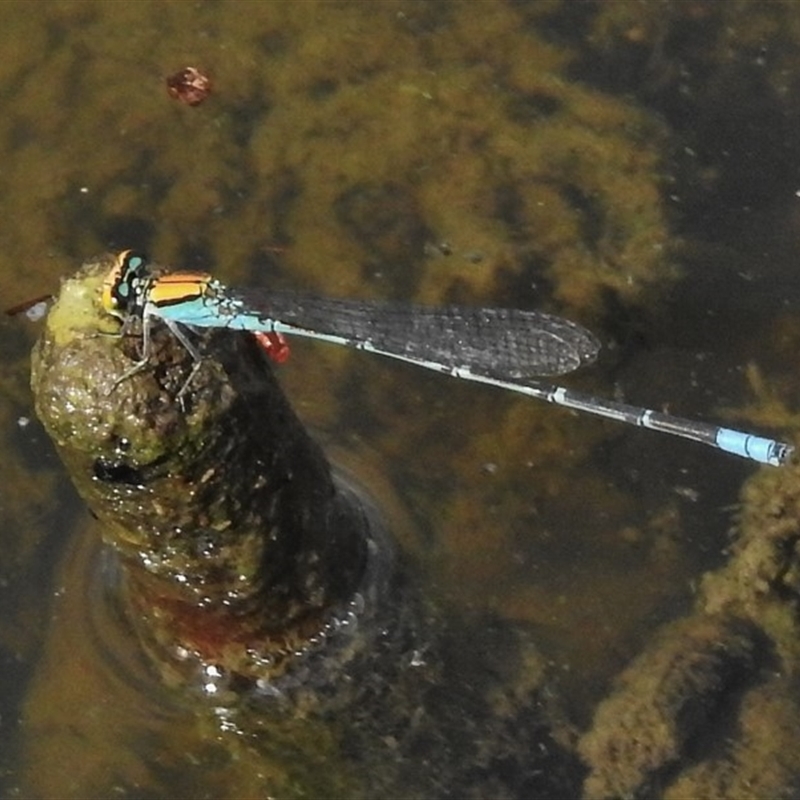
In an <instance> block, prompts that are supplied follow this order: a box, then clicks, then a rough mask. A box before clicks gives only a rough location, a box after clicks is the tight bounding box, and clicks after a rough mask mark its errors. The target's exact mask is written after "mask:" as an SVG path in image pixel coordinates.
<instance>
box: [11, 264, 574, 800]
mask: <svg viewBox="0 0 800 800" xmlns="http://www.w3.org/2000/svg"><path fill="white" fill-rule="evenodd" d="M113 263H114V260H113V258H112V257H103V258H100V259H97V260H96V261H93V262H91V263H89V264H87V265H86V266H85V267H84V268H83V269H82V270H81V271H80V272H79V273H78V275H77V276H75V277H74V278H70V279H68V280H67V281H66V282H65V284H64V286H63V289H62V292H61V295H60V297H59V299H58V301H57V303H56V305H55V307H54V309H53V311H52V313H51V315H50V317H49V319H48V322H47V325H46V329H45V331H44V333H43V335H42V338H41V340H40V342H39V344H38V345H37V349H36V353H35V355H34V369H33V380H32V382H33V388H34V393H35V395H36V404H37V411H38V413H39V414H40V417H41V418H42V421H43V423H44V424H45V427H46V428H47V430H48V432H49V433H50V435H51V436H52V438H53V440H54V441H55V443H56V445H57V447H58V450H59V453H60V454H61V456H62V458H63V460H64V463H65V465H66V467H67V469H68V470H69V473H70V475H71V477H72V478H73V481H74V483H75V485H76V487H77V488H78V490H79V492H80V493H81V495H82V496H83V498H84V499H85V500H86V502H87V503H88V504H89V506H90V507H91V508H92V509H93V511H94V513H95V515H96V517H97V518H98V521H99V526H100V529H101V532H102V536H103V539H104V541H105V542H106V545H105V547H104V548H101V549H100V551H99V552H98V547H97V545H96V544H95V545H94V546H92V545H91V544H90V543H87V542H83V543H82V544H81V545H80V546H79V547H77V550H76V552H74V553H71V554H70V557H69V559H68V563H67V565H65V568H64V578H63V580H64V583H65V585H69V586H74V585H75V581H76V577H78V578H80V576H81V570H83V573H84V574H83V580H84V581H85V580H86V579H87V575H86V574H85V573H86V572H87V571H88V572H90V573H91V577H90V578H89V587H88V589H84V590H81V591H78V592H74V591H69V592H67V593H66V596H65V597H64V599H63V600H61V601H60V602H59V604H58V610H57V611H56V619H57V620H58V623H59V624H58V625H56V626H55V627H54V631H53V634H52V642H51V643H50V646H49V648H48V651H47V653H46V656H45V658H44V660H43V664H42V666H41V667H40V671H39V673H38V674H37V676H36V680H35V686H34V690H32V692H31V695H30V697H29V699H28V702H27V704H26V712H25V725H26V730H27V734H28V747H27V748H26V751H25V752H26V754H27V755H28V758H29V763H30V764H31V765H32V764H36V763H47V764H49V765H50V766H49V768H48V769H47V770H44V771H42V770H36V769H33V768H30V769H29V770H27V772H26V775H25V784H26V787H27V789H28V790H30V791H32V792H33V793H35V794H42V795H48V794H51V793H52V792H53V790H54V786H59V787H61V788H60V789H59V791H60V792H61V793H62V794H64V795H65V796H70V797H84V796H87V795H91V796H95V795H103V794H107V793H108V792H109V789H110V786H112V785H113V787H114V791H115V792H116V793H117V794H120V793H121V794H123V795H124V794H125V793H127V792H135V791H141V789H142V788H145V789H146V790H147V792H148V793H149V794H153V795H157V796H166V794H167V793H168V792H169V791H170V789H165V788H164V786H168V787H171V790H172V791H174V790H176V788H179V789H180V790H181V791H183V792H186V793H187V794H189V795H194V794H195V793H196V792H197V789H196V787H197V786H201V785H202V786H203V787H204V788H203V794H204V796H210V797H239V796H267V795H269V796H280V797H289V798H291V797H309V796H311V797H319V796H331V797H351V798H358V797H364V798H367V797H375V796H386V797H391V796H400V795H402V796H404V797H419V798H435V797H451V796H459V797H485V796H492V797H517V796H525V797H534V798H535V797H543V798H544V797H551V796H553V793H554V792H555V793H556V794H560V793H564V792H572V791H573V790H574V789H575V786H576V775H578V774H579V769H578V768H577V766H576V762H575V758H574V756H573V755H572V754H571V753H570V750H569V747H568V744H567V743H568V738H569V737H568V733H567V731H568V728H567V727H566V726H565V725H564V724H563V723H562V722H561V718H560V715H559V714H558V712H557V711H556V705H555V704H554V702H553V700H552V698H551V696H550V695H549V693H548V691H547V680H546V670H545V664H544V661H543V660H542V658H541V656H540V655H539V654H538V651H537V649H536V647H535V644H534V642H533V639H532V637H531V635H530V633H529V632H528V631H527V630H525V629H524V628H522V627H519V626H511V625H508V624H505V623H502V622H501V621H500V620H495V619H489V618H486V617H484V616H481V615H474V616H473V615H464V616H458V617H456V616H453V617H451V616H449V615H447V614H446V613H444V612H443V611H441V610H439V609H437V608H436V606H435V605H434V604H433V603H432V602H429V601H428V600H426V599H425V598H424V597H423V596H422V595H421V593H420V592H419V587H418V586H417V580H416V577H415V571H414V570H413V569H412V568H411V566H410V565H409V564H406V563H405V561H404V560H403V559H402V558H398V557H397V555H396V553H395V547H394V546H393V544H392V542H391V540H390V536H389V534H388V532H387V531H386V530H385V529H384V527H383V525H382V523H381V521H380V518H379V516H378V514H377V512H376V511H375V510H374V509H373V507H372V506H371V504H370V503H369V501H368V500H366V499H365V498H363V497H362V496H361V495H360V494H359V493H358V492H357V491H355V490H354V489H353V488H351V487H350V486H348V485H347V484H346V483H345V482H344V481H343V480H341V479H340V478H338V477H335V476H333V474H332V472H331V470H330V468H329V466H328V464H327V462H326V461H325V459H324V457H323V456H322V453H321V451H320V449H319V448H318V447H317V446H316V445H315V444H314V443H313V441H312V440H311V439H310V438H309V437H308V435H307V434H306V432H305V431H304V430H303V428H302V427H301V426H300V424H299V422H298V421H297V419H296V417H295V416H294V414H293V413H292V411H291V409H290V407H289V406H288V403H287V402H286V400H285V398H284V397H283V395H282V393H281V392H280V390H279V388H278V386H277V384H276V383H275V380H274V378H273V377H272V376H271V374H270V373H269V369H268V367H267V364H266V360H265V356H264V354H263V353H262V352H261V351H260V350H259V348H258V347H257V346H256V344H255V341H254V340H252V341H251V339H250V337H249V336H248V335H244V334H237V333H231V332H227V331H221V332H218V333H216V334H211V335H209V336H205V337H202V338H201V340H200V341H199V342H198V347H199V348H200V350H201V352H202V353H203V360H202V361H201V362H200V364H199V366H198V365H197V364H195V363H194V361H193V358H192V355H191V354H190V353H189V351H187V350H186V348H185V347H184V346H183V345H182V344H181V343H180V342H179V341H177V340H176V339H173V337H172V335H171V334H170V333H169V331H168V330H167V329H166V328H165V327H164V326H160V325H157V324H156V325H155V326H154V328H153V331H152V333H153V338H152V344H151V349H150V352H149V353H147V354H146V355H147V356H148V358H147V361H146V363H145V364H144V365H143V366H142V368H140V369H138V370H137V371H135V372H133V373H132V372H131V365H132V364H136V363H137V361H138V360H139V358H140V355H141V354H140V352H139V347H140V346H141V345H140V343H141V335H140V333H141V331H140V330H139V328H140V326H137V325H136V320H128V321H127V323H126V324H125V325H124V326H122V328H121V329H119V326H118V325H117V324H116V323H115V322H114V320H113V319H110V318H109V317H108V315H107V314H106V313H105V312H104V309H103V308H102V305H101V304H100V297H101V290H102V284H103V280H104V278H105V276H106V275H107V274H108V273H109V270H110V268H111V266H112V265H113ZM187 335H192V336H193V335H194V334H193V333H192V332H190V331H187ZM187 381H190V383H188V384H187ZM98 579H102V580H103V581H104V582H105V585H103V586H101V587H94V588H93V587H92V585H93V583H94V582H95V581H97V580H98ZM84 596H86V597H88V598H91V600H92V602H91V603H90V604H89V608H88V609H87V608H86V607H84V606H82V605H81V598H83V597H84ZM81 610H82V613H83V616H84V617H85V618H84V619H82V618H81ZM84 630H87V631H88V633H87V634H86V636H85V638H88V640H89V641H91V642H92V643H93V644H94V646H95V647H96V648H97V652H96V653H94V654H92V653H88V654H87V653H86V652H84V651H81V656H80V657H79V658H78V657H75V654H74V653H73V652H72V651H73V649H75V644H74V642H76V641H79V640H81V639H82V638H83V633H82V635H81V636H77V635H76V634H77V633H78V632H79V631H80V632H83V631H84ZM478 632H480V636H479V637H478V636H477V633H478ZM132 633H135V634H136V637H138V639H134V640H133V641H132V637H131V634H132ZM478 641H479V642H480V645H479V646H475V644H474V643H475V642H478ZM120 664H125V668H124V670H122V671H120V669H119V665H120ZM168 688H171V690H172V691H171V692H168V691H167V690H168ZM54 694H56V695H58V696H59V698H60V700H59V703H58V704H57V706H56V708H55V709H54V704H53V703H52V700H51V699H52V697H53V695H54ZM98 708H102V709H105V711H104V712H103V714H102V716H99V715H98ZM153 708H157V709H158V712H157V716H158V717H161V718H165V719H166V720H168V723H167V724H165V725H163V727H161V728H160V729H159V730H158V733H157V734H154V733H153V730H152V728H153V723H152V721H151V717H150V714H149V713H147V709H151V710H152V709H153ZM109 709H113V711H111V710H109ZM61 713H63V714H64V715H65V716H64V717H61V716H60V715H61ZM142 742H147V743H148V744H147V747H145V748H142V746H141V743H142ZM154 742H159V743H160V744H158V745H156V744H154ZM136 743H139V744H136ZM187 753H188V756H187ZM187 758H188V759H189V762H190V763H191V765H192V766H191V769H190V770H189V771H188V772H187V769H186V759H187ZM73 762H77V763H80V765H81V767H80V769H79V770H75V769H72V768H71V766H70V765H71V763H73ZM154 772H155V773H157V774H158V775H159V776H160V779H161V780H162V781H163V783H159V779H158V778H157V777H156V776H155V775H154V774H153V773H154ZM66 774H69V779H68V780H66V781H65V778H64V776H65V775H66ZM109 775H111V776H113V782H112V783H109V779H108V776H109Z"/></svg>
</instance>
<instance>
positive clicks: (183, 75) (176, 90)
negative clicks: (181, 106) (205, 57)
mask: <svg viewBox="0 0 800 800" xmlns="http://www.w3.org/2000/svg"><path fill="white" fill-rule="evenodd" d="M167 91H168V92H169V96H170V97H172V98H174V99H175V100H180V101H181V103H186V105H188V106H197V105H200V103H202V102H203V100H205V99H206V97H208V96H209V95H210V94H211V79H210V78H209V77H208V75H204V74H203V73H202V72H200V70H198V69H195V68H194V67H186V68H185V69H182V70H179V71H178V72H176V73H175V74H173V75H170V76H169V77H168V78H167Z"/></svg>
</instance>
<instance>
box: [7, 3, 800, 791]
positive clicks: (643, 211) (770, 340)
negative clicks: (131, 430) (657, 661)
mask: <svg viewBox="0 0 800 800" xmlns="http://www.w3.org/2000/svg"><path fill="white" fill-rule="evenodd" d="M737 8H738V10H737V11H735V12H730V13H731V14H732V16H730V17H727V16H724V15H723V16H720V14H722V12H718V11H715V10H713V4H707V3H701V2H698V3H684V4H677V3H676V4H671V3H664V4H662V5H660V6H659V13H658V14H655V15H652V16H648V17H647V18H644V17H642V16H641V12H640V10H639V4H638V3H630V4H629V3H609V4H603V8H602V10H601V9H600V8H599V7H595V6H592V5H589V4H581V5H580V7H579V10H575V9H576V6H575V4H570V3H564V4H560V3H535V4H524V3H514V2H499V1H498V2H492V3H488V2H487V3H480V4H477V3H472V2H465V3H458V2H452V3H451V2H441V3H416V2H401V1H400V0H398V2H374V3H359V2H344V3H316V2H304V3H293V4H292V3H278V2H274V3H272V2H267V3H249V2H235V3H234V2H228V3H210V2H209V3H206V2H200V3H184V2H176V3H155V2H154V3H149V2H136V3H117V2H108V3H103V2H98V3H93V2H86V3H84V2H74V3H73V2H37V3H35V4H33V3H25V2H18V3H15V2H8V3H4V4H2V6H1V7H0V21H2V23H3V24H2V25H0V50H2V52H3V53H4V57H3V59H2V61H0V98H2V104H3V114H2V115H0V149H1V150H2V161H1V162H0V209H2V219H3V220H4V224H3V225H2V226H0V298H2V301H3V305H5V306H10V305H13V304H14V303H16V302H18V301H21V300H24V299H25V298H26V297H30V296H36V295H39V294H41V293H42V292H44V291H48V290H50V289H51V288H54V287H55V286H57V283H58V280H59V278H60V276H62V275H66V274H69V273H71V272H72V271H74V269H75V267H76V266H77V264H78V263H80V262H81V261H83V260H84V259H85V258H87V257H89V256H91V255H93V254H95V253H97V252H102V251H105V250H109V249H121V248H123V247H137V248H140V249H144V250H145V251H147V252H150V253H152V254H153V256H154V257H156V258H157V259H158V260H159V261H161V262H163V263H171V264H174V265H176V266H186V267H197V268H203V269H207V270H210V271H212V272H214V273H215V274H217V275H219V276H220V277H222V278H224V279H225V280H226V281H228V282H230V283H241V284H254V285H280V286H281V287H284V288H286V287H300V288H304V289H308V288H313V289H314V290H316V291H319V292H323V293H329V294H338V295H350V296H363V297H387V298H388V297H391V298H405V299H413V300H416V301H420V302H431V303H439V302H447V301H457V302H466V303H483V304H495V305H514V306H521V307H537V308H544V309H547V310H551V311H555V312H557V313H561V314H563V315H565V316H569V317H571V318H573V319H576V320H579V321H580V322H582V323H583V324H585V325H587V326H588V327H590V328H592V329H593V330H594V331H595V332H596V333H597V334H598V336H600V338H601V339H603V340H604V341H606V342H609V343H610V345H611V347H610V349H609V350H608V352H607V353H606V354H605V356H604V357H603V358H602V359H601V362H600V364H599V365H598V366H597V367H593V368H592V369H590V370H587V371H586V372H585V374H583V375H579V376H574V377H573V376H571V377H570V380H569V382H570V383H571V385H576V386H578V385H579V386H581V388H586V389H589V390H592V391H597V392H598V393H605V394H609V395H612V394H614V393H615V392H621V393H623V394H624V396H625V397H626V398H627V399H629V400H631V401H633V402H641V403H642V404H646V405H651V406H653V407H662V406H666V407H669V409H670V410H673V411H676V412H680V413H683V414H690V415H696V416H698V417H707V418H710V419H721V420H728V421H735V422H736V423H737V426H741V427H759V426H764V427H765V428H766V429H767V430H769V429H770V428H771V426H774V427H775V429H777V430H782V431H785V432H787V436H788V435H791V430H792V428H793V426H794V424H795V419H794V417H793V415H792V410H793V408H794V407H795V406H796V395H797V384H796V381H794V373H793V369H792V366H793V364H794V355H795V353H796V346H797V342H798V337H800V327H798V324H797V319H798V302H797V300H796V297H798V296H800V294H799V293H798V289H799V288H800V287H798V285H797V283H798V282H797V279H796V276H795V272H796V270H795V264H796V263H797V256H798V252H797V249H798V247H797V241H798V236H797V231H798V221H797V212H796V208H795V207H796V203H797V202H798V201H797V197H796V196H795V194H794V191H795V190H796V189H797V188H798V187H796V186H795V185H794V184H793V181H794V179H795V178H796V176H797V174H798V169H797V168H798V165H800V150H798V146H797V144H796V143H795V142H794V138H796V137H794V135H793V133H792V131H793V130H794V128H793V125H794V123H795V122H796V117H797V113H798V110H797V109H798V99H797V96H796V88H795V87H796V85H797V80H796V75H797V74H798V72H797V70H798V69H800V64H798V63H796V59H794V57H793V56H792V52H793V50H792V47H790V43H795V42H796V37H797V36H800V32H797V31H796V30H795V28H796V27H797V23H796V22H793V21H794V19H795V18H796V16H797V14H796V12H794V14H793V13H792V10H791V4H790V3H789V4H779V3H775V4H771V10H770V11H769V12H768V13H767V12H766V11H764V10H763V9H762V10H761V11H759V10H758V8H759V4H752V5H749V4H746V3H745V4H740V5H739V6H737ZM33 9H35V13H33V11H32V10H33ZM781 9H782V10H781ZM725 13H726V14H727V13H728V12H725ZM781 14H783V15H784V16H783V17H781ZM737 15H738V16H737ZM793 25H794V27H793ZM792 37H795V38H794V39H793V38H792ZM793 59H794V60H793ZM190 64H191V65H195V66H198V67H202V68H204V69H206V70H207V71H208V72H209V73H210V75H211V77H212V83H213V91H212V95H211V96H210V97H209V99H208V100H207V101H206V102H205V103H203V104H202V105H200V106H197V107H195V108H190V107H188V106H183V105H180V104H178V103H176V102H175V101H174V100H172V99H171V98H170V97H169V96H168V95H167V92H166V90H165V86H164V79H165V77H166V75H168V74H170V73H171V72H174V71H175V70H177V69H180V68H181V67H184V66H187V65H190ZM709 76H710V77H709ZM745 79H746V80H745ZM35 335H36V328H35V325H32V324H29V323H26V322H23V321H21V320H19V319H15V320H8V319H6V320H4V321H3V322H2V327H0V348H2V349H1V350H0V352H1V353H2V358H3V371H2V375H1V376H0V387H2V391H0V422H1V423H2V427H1V428H0V448H2V457H0V487H1V488H0V515H1V516H0V519H2V525H0V539H1V540H2V547H0V665H2V675H3V680H2V682H1V683H0V768H1V769H2V773H0V787H2V793H3V795H4V796H21V797H48V796H59V795H62V794H63V795H64V796H67V795H71V796H75V797H81V796H86V795H87V794H94V795H103V796H111V795H112V794H113V793H115V792H116V793H120V794H123V795H131V796H137V797H143V796H153V797H171V796H198V797H199V796H207V797H241V796H257V795H259V794H260V793H263V787H264V786H265V785H269V782H270V774H271V773H270V770H274V771H275V774H277V772H278V771H279V770H283V771H284V772H283V773H282V776H283V778H285V773H287V772H288V773H292V771H297V772H299V773H305V774H308V773H309V772H311V773H313V772H314V770H315V769H317V768H319V765H306V764H298V763H295V762H293V761H292V757H291V756H287V757H286V758H285V759H284V761H283V762H282V761H281V758H279V757H278V756H280V754H273V757H272V758H271V759H269V760H265V759H264V757H263V751H258V750H254V749H251V748H248V747H247V746H245V745H242V744H237V741H238V740H237V738H236V736H235V734H234V733H231V732H226V731H225V729H224V727H223V728H220V727H219V726H217V727H215V726H214V725H213V722H212V720H210V719H209V718H202V717H198V715H197V714H196V713H195V712H194V709H193V706H192V704H191V703H189V702H188V701H187V702H186V704H185V705H182V704H181V703H182V701H181V700H180V698H176V697H175V696H174V695H172V694H170V695H168V696H167V695H165V694H164V691H165V690H164V689H163V687H161V686H160V684H159V683H158V681H157V680H156V679H155V677H154V676H153V674H152V673H151V670H150V668H149V666H148V664H147V662H146V661H145V660H144V658H143V656H142V655H141V653H139V652H138V651H137V649H136V648H135V646H134V644H133V639H132V637H130V636H129V631H128V630H127V628H126V626H125V623H124V617H123V616H122V615H121V614H120V613H119V612H118V609H117V608H116V605H115V595H114V591H113V590H114V586H115V575H114V566H113V563H112V562H110V561H109V560H108V559H107V558H106V557H105V556H104V555H103V553H102V551H101V550H100V548H99V545H98V531H97V529H96V526H95V524H94V523H93V521H92V520H91V518H90V517H89V515H88V513H87V512H86V511H85V510H84V509H83V507H82V505H81V504H80V502H79V501H78V500H77V498H76V497H75V496H74V494H73V492H72V489H71V487H70V486H69V483H68V480H67V477H66V475H65V474H64V471H63V469H62V468H61V466H60V464H59V463H58V461H57V458H56V457H55V455H54V453H53V451H52V449H51V446H50V444H49V442H48V441H47V438H46V436H45V434H44V433H43V431H42V429H41V427H40V426H39V424H38V423H37V422H36V420H35V419H33V418H32V405H31V399H30V395H29V392H28V389H27V381H28V367H29V364H28V357H27V353H28V351H29V348H30V346H31V345H32V343H33V340H34V337H35ZM280 375H281V380H282V382H283V384H284V386H285V388H286V391H287V393H288V395H289V397H290V398H291V400H292V402H293V403H294V405H295V408H296V409H297V411H298V413H299V414H300V416H301V417H303V419H304V420H305V421H306V422H307V424H308V425H309V427H310V428H311V430H312V431H313V432H314V433H315V435H316V436H317V437H318V438H319V440H320V441H321V442H322V443H323V444H324V445H325V446H326V448H327V450H328V452H329V453H330V455H331V458H332V459H333V460H334V461H335V462H336V463H338V464H339V465H340V466H341V467H342V468H343V469H345V470H346V471H347V472H348V473H349V474H350V475H351V476H353V479H354V480H355V481H356V482H357V483H359V484H360V485H361V486H363V487H365V489H366V490H367V491H368V492H369V493H370V494H371V496H372V497H373V498H374V499H375V500H376V502H377V503H378V504H379V505H381V507H382V509H383V511H384V514H385V517H386V519H387V522H388V524H389V526H390V528H391V529H392V531H393V533H394V534H395V536H396V537H397V539H398V540H399V541H400V543H401V545H402V547H403V548H404V549H406V550H407V551H408V552H409V554H411V555H412V556H413V557H414V558H415V559H416V560H418V562H419V564H420V568H421V572H422V575H423V576H424V581H425V587H426V591H428V592H429V593H430V595H431V596H432V597H435V598H436V599H437V601H439V602H440V603H442V604H443V605H444V606H445V607H451V608H453V609H454V614H464V613H473V614H478V615H480V614H484V613H485V614H491V615H493V618H494V619H497V620H501V621H502V622H503V624H508V625H510V626H521V627H524V629H525V630H526V631H527V632H530V633H531V634H532V635H533V637H534V638H535V640H536V644H537V648H538V650H539V652H540V654H541V656H542V659H543V661H544V662H546V663H547V665H548V671H549V677H548V681H549V682H550V685H551V686H552V692H553V693H554V694H556V695H558V696H559V698H560V703H561V705H562V706H563V708H564V709H565V713H566V714H567V715H568V716H569V718H570V719H571V721H572V722H573V723H574V725H575V726H576V728H577V729H583V728H585V727H587V726H588V725H589V724H590V721H591V719H592V716H593V714H594V712H595V708H596V704H597V702H598V700H599V699H600V698H601V697H603V696H604V695H605V693H606V692H607V690H608V686H609V681H610V680H611V679H612V677H613V676H614V675H615V674H617V673H618V672H619V671H620V670H621V668H622V667H623V666H624V665H625V664H627V663H628V662H629V661H630V660H631V659H632V658H633V657H634V656H635V655H636V654H637V653H638V652H640V650H641V649H642V648H643V647H644V646H645V644H646V643H647V642H648V639H649V635H650V633H651V632H652V630H653V629H654V628H655V627H657V626H658V625H660V624H661V623H663V622H667V621H669V620H673V619H677V618H680V617H681V616H682V615H683V614H685V613H687V611H688V609H689V608H690V607H691V606H692V603H693V602H694V597H695V592H696V587H697V585H698V583H699V581H700V580H701V578H702V576H703V574H704V573H705V572H706V571H707V570H711V569H716V568H718V567H720V566H721V565H723V564H724V563H726V555H727V554H726V546H727V545H728V542H729V537H728V532H729V530H730V528H731V526H732V525H733V523H734V521H735V515H734V514H733V511H732V510H733V509H734V508H735V506H736V504H737V502H738V501H739V493H740V490H741V488H742V485H743V482H744V481H745V480H746V479H747V477H748V476H749V475H750V474H751V473H752V472H753V471H754V468H753V467H752V466H750V465H748V464H745V463H743V462H739V461H737V460H735V459H732V458H726V457H724V456H722V455H720V454H717V453H714V452H710V451H709V452H706V451H705V450H704V449H703V448H701V447H699V446H693V445H691V444H687V443H684V442H679V441H672V440H670V439H669V438H665V437H662V436H658V435H656V434H650V433H646V432H640V431H633V430H630V429H625V428H619V427H618V426H614V425H613V424H611V423H602V422H599V421H597V420H593V419H587V418H582V417H576V416H574V415H572V414H569V413H565V412H563V411H561V410H558V409H555V408H552V407H547V406H541V405H539V404H536V403H534V402H532V401H527V400H524V399H516V398H511V397H507V396H504V395H502V394H500V393H498V392H496V391H493V390H491V389H488V388H483V387H476V386H469V385H463V384H460V383H459V382H457V381H454V380H449V379H446V378H443V377H440V376H436V375H426V374H420V372H418V371H417V370H415V369H414V368H413V367H406V366H403V365H395V364H387V363H383V362H380V361H379V360H378V359H375V358H372V357H370V356H367V355H365V354H351V353H346V352H343V351H340V350H337V349H335V348H330V347H325V346H314V345H311V344H305V343H298V344H296V345H295V346H294V348H293V354H292V358H291V359H290V361H289V363H288V364H287V365H285V366H284V367H281V368H280ZM771 480H775V479H771ZM770 485H771V484H770ZM773 491H775V492H776V494H779V493H781V492H783V491H786V489H785V487H784V488H780V487H778V488H774V487H773ZM476 637H477V638H476V640H475V647H476V649H480V648H481V646H482V642H481V639H480V633H479V632H477V633H476ZM486 641H489V640H488V639H487V640H486ZM483 644H486V642H484V643H483ZM486 646H488V645H486ZM321 761H322V763H323V765H324V759H321ZM320 780H322V779H320ZM333 788H334V790H335V791H336V792H338V793H340V794H344V795H347V794H348V791H349V787H348V786H346V785H337V786H335V787H333ZM327 790H331V787H330V786H327ZM308 791H309V792H311V793H312V794H313V793H314V792H315V791H316V792H317V794H318V796H319V795H320V794H321V793H322V792H324V791H326V788H325V784H324V781H322V782H321V783H320V784H319V786H316V785H314V784H312V788H310V789H309V790H308ZM653 791H654V792H655V790H653ZM655 793H657V792H655Z"/></svg>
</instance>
